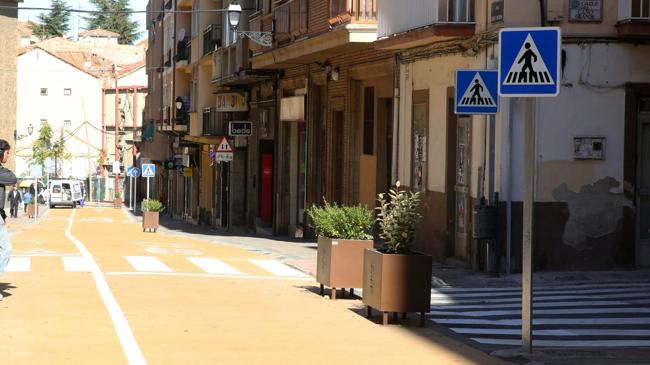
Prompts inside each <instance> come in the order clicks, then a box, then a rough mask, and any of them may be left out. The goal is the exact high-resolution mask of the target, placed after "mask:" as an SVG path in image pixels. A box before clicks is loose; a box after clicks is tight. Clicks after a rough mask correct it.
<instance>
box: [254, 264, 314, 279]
mask: <svg viewBox="0 0 650 365" xmlns="http://www.w3.org/2000/svg"><path fill="white" fill-rule="evenodd" d="M248 261H249V262H251V263H253V264H254V265H257V266H259V267H261V268H262V269H264V270H266V271H268V272H270V273H272V274H274V275H278V276H293V277H306V276H307V275H305V274H304V273H303V272H301V271H298V270H296V269H294V268H291V267H289V266H287V265H285V264H283V263H281V262H277V261H273V260H248Z"/></svg>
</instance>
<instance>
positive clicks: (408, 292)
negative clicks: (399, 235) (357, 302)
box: [363, 249, 432, 326]
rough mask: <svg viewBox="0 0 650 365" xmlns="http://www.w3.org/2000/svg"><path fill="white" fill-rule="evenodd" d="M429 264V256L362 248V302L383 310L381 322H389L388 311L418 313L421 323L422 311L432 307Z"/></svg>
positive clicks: (421, 323)
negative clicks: (388, 252)
mask: <svg viewBox="0 0 650 365" xmlns="http://www.w3.org/2000/svg"><path fill="white" fill-rule="evenodd" d="M431 264H432V259H431V256H429V255H418V254H412V255H393V254H383V253H381V252H379V251H377V250H374V249H373V250H370V249H368V250H365V251H364V255H363V302H364V303H365V304H367V305H368V317H370V315H371V314H372V308H375V309H377V310H379V311H381V312H383V323H384V325H386V324H388V313H389V312H393V313H395V314H396V313H404V314H406V312H420V326H424V314H425V313H427V312H429V310H430V307H431Z"/></svg>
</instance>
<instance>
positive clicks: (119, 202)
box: [113, 198, 122, 208]
mask: <svg viewBox="0 0 650 365" xmlns="http://www.w3.org/2000/svg"><path fill="white" fill-rule="evenodd" d="M113 205H114V206H115V208H122V198H115V199H114V200H113Z"/></svg>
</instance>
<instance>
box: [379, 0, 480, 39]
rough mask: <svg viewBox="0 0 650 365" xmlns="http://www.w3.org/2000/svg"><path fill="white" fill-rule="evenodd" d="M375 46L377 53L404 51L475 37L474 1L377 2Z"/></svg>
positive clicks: (413, 0) (412, 0)
mask: <svg viewBox="0 0 650 365" xmlns="http://www.w3.org/2000/svg"><path fill="white" fill-rule="evenodd" d="M377 1H378V2H379V7H380V9H381V11H380V13H379V16H378V19H377V37H378V41H377V42H376V43H375V46H376V48H379V49H403V48H411V47H417V46H421V45H424V44H430V43H435V42H440V41H445V40H449V39H454V38H469V37H471V36H473V35H474V33H475V30H476V24H475V20H474V19H475V12H476V10H475V6H476V4H475V0H411V1H409V2H408V4H404V3H402V2H399V1H393V0H377Z"/></svg>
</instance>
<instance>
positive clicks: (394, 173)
mask: <svg viewBox="0 0 650 365" xmlns="http://www.w3.org/2000/svg"><path fill="white" fill-rule="evenodd" d="M399 75H400V63H399V54H396V55H395V57H394V62H393V147H392V152H393V153H392V156H391V172H390V176H391V185H394V184H395V182H397V156H398V153H397V148H398V146H399V143H398V140H399V138H398V137H399V134H398V133H399V98H400V88H399V86H400V85H399V82H400V77H399Z"/></svg>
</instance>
